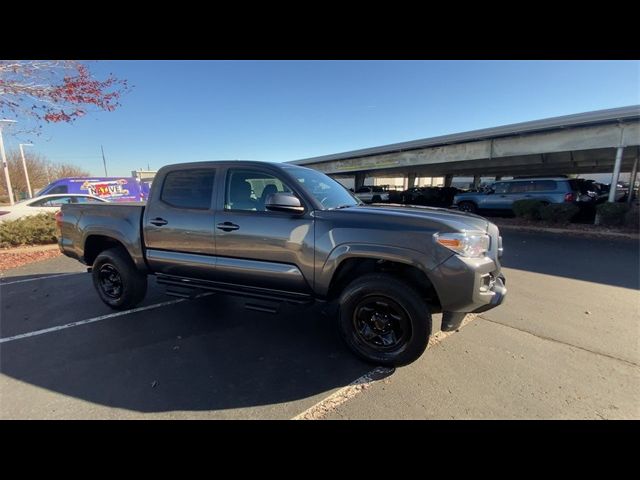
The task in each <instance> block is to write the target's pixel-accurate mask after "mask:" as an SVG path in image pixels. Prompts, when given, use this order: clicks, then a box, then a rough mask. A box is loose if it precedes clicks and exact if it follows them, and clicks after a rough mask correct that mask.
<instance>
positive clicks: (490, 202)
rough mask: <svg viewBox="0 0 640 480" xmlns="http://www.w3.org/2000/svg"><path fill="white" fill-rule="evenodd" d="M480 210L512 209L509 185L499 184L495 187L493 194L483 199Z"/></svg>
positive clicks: (505, 183)
mask: <svg viewBox="0 0 640 480" xmlns="http://www.w3.org/2000/svg"><path fill="white" fill-rule="evenodd" d="M480 208H483V209H486V210H508V209H510V208H511V199H510V197H509V184H508V183H507V182H497V183H495V184H494V185H493V192H492V193H490V194H488V195H484V196H483V197H482V204H481V205H480Z"/></svg>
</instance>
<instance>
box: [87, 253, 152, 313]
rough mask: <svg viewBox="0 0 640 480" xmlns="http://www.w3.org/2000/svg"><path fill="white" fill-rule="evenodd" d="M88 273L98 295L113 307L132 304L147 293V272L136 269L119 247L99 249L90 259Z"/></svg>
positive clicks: (121, 308) (118, 308)
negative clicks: (92, 258) (90, 267)
mask: <svg viewBox="0 0 640 480" xmlns="http://www.w3.org/2000/svg"><path fill="white" fill-rule="evenodd" d="M91 276H92V278H93V286H94V287H95V289H96V291H97V292H98V295H99V296H100V299H101V300H102V301H103V302H104V303H105V304H106V305H108V306H109V307H111V308H113V309H114V310H126V309H129V308H133V307H135V306H136V305H138V304H139V303H140V302H141V301H142V300H143V299H144V297H145V295H146V293H147V276H146V275H145V274H143V273H140V272H139V271H138V269H137V268H136V266H135V265H134V263H133V261H132V260H131V257H129V255H128V254H127V252H126V251H125V250H124V249H123V248H121V247H115V248H110V249H108V250H105V251H104V252H102V253H100V254H99V255H98V256H97V257H96V259H95V261H94V262H93V267H92V269H91Z"/></svg>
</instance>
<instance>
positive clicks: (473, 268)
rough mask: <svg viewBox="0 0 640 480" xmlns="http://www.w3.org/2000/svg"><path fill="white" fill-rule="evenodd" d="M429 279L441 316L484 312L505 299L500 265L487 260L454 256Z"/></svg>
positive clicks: (441, 265) (503, 280)
mask: <svg viewBox="0 0 640 480" xmlns="http://www.w3.org/2000/svg"><path fill="white" fill-rule="evenodd" d="M430 279H431V281H432V283H433V285H434V287H435V289H436V292H437V293H438V298H439V299H440V305H441V307H442V311H443V312H452V313H453V312H455V313H463V314H464V313H480V312H485V311H487V310H490V309H492V308H495V307H497V306H498V305H500V304H501V303H502V302H503V301H504V299H505V298H506V295H507V288H506V287H505V283H506V281H505V278H504V275H502V273H501V271H500V264H499V262H498V261H497V260H494V259H492V258H490V257H482V258H466V257H461V256H459V255H453V256H451V257H450V258H448V259H447V260H445V261H444V262H443V263H441V264H440V265H439V266H438V267H436V268H435V269H433V270H432V271H431V275H430ZM463 316H464V315H463Z"/></svg>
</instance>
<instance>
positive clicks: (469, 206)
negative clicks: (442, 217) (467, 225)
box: [458, 202, 478, 213]
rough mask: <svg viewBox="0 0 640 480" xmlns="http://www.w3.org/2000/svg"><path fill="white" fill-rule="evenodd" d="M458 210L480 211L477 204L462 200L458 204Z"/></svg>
mask: <svg viewBox="0 0 640 480" xmlns="http://www.w3.org/2000/svg"><path fill="white" fill-rule="evenodd" d="M458 210H460V211H462V212H468V213H476V212H477V211H478V207H476V204H475V203H473V202H460V203H459V204H458Z"/></svg>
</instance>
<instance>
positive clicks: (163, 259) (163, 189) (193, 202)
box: [143, 167, 217, 279]
mask: <svg viewBox="0 0 640 480" xmlns="http://www.w3.org/2000/svg"><path fill="white" fill-rule="evenodd" d="M216 173H217V169H216V168H204V167H185V168H175V169H172V170H171V171H169V172H168V173H167V174H166V175H165V176H164V178H162V179H160V181H161V182H162V183H161V184H160V185H158V184H156V185H154V190H153V192H152V193H151V195H152V197H151V198H150V200H149V202H148V203H147V207H146V208H145V213H144V219H143V229H144V244H145V247H146V255H147V261H148V263H149V266H150V267H151V269H152V270H153V271H154V272H160V273H166V274H169V275H179V276H187V277H196V278H205V279H208V278H212V276H213V270H214V269H215V257H214V255H215V251H216V248H215V238H214V224H215V212H214V209H213V198H214V193H215V192H214V181H215V177H216Z"/></svg>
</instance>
